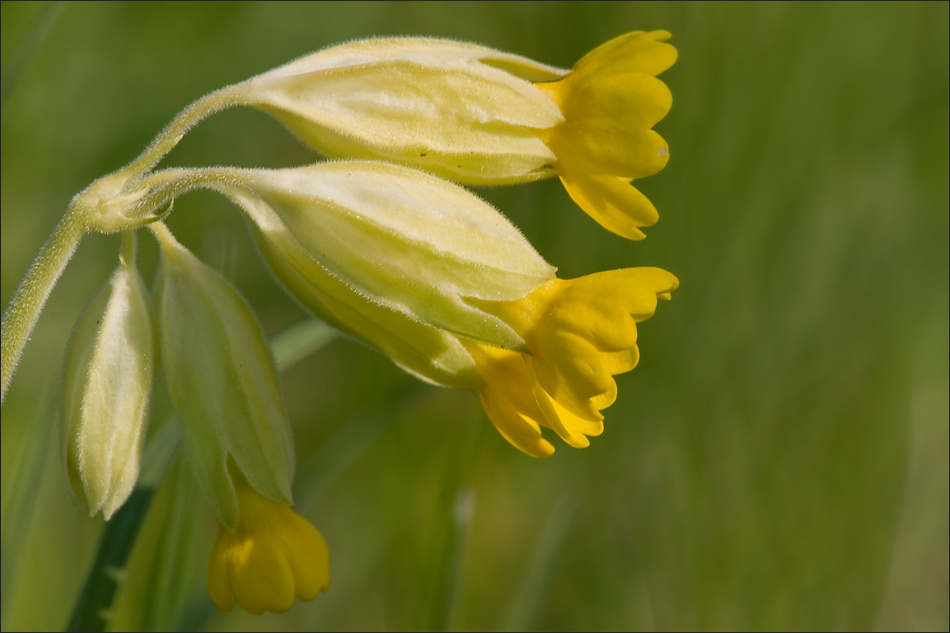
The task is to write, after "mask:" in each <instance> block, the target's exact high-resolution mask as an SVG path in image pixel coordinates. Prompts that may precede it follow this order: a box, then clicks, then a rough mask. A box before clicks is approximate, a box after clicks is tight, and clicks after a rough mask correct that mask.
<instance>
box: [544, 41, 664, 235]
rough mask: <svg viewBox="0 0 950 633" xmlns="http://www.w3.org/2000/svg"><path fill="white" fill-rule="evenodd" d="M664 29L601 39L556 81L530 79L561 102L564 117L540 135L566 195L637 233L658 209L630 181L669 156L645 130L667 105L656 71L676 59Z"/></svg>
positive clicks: (614, 227) (600, 218) (605, 221)
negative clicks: (599, 43)
mask: <svg viewBox="0 0 950 633" xmlns="http://www.w3.org/2000/svg"><path fill="white" fill-rule="evenodd" d="M669 38H670V34H669V33H668V32H666V31H652V32H650V33H645V32H643V31H634V32H632V33H627V34H625V35H621V36H619V37H616V38H614V39H612V40H610V41H609V42H607V43H606V44H602V45H601V46H599V47H597V48H596V49H594V50H593V51H591V52H590V53H588V54H587V55H585V56H584V57H583V58H582V59H581V60H580V61H579V62H577V64H575V65H574V69H573V71H572V72H571V73H570V74H568V75H567V76H566V77H564V78H563V79H560V80H559V81H555V82H550V83H539V84H536V85H537V86H538V87H539V88H541V89H542V90H544V91H545V92H546V93H548V95H550V97H551V98H552V99H554V101H555V102H557V104H558V105H559V106H560V108H561V113H562V114H563V116H564V121H563V122H561V123H559V124H557V125H555V126H554V128H553V129H549V130H546V131H545V133H544V136H543V138H544V139H545V142H546V144H547V146H548V147H549V148H550V149H551V150H552V151H553V152H554V155H555V156H556V157H557V161H556V162H555V163H554V168H555V169H556V170H557V172H558V175H559V176H560V177H561V182H562V183H563V184H564V187H565V188H566V189H567V191H568V193H569V194H570V195H571V198H573V199H574V201H575V202H576V203H577V204H578V205H579V206H580V207H581V208H582V209H583V210H584V211H585V212H586V213H587V214H588V215H590V216H591V217H592V218H594V219H595V220H597V222H599V223H600V224H601V225H602V226H603V227H605V228H607V229H609V230H611V231H613V232H614V233H617V234H618V235H621V236H623V237H626V238H629V239H634V240H638V239H643V237H644V235H643V233H642V232H641V231H640V230H639V228H638V227H641V226H649V225H651V224H653V223H655V222H656V220H657V212H656V209H655V208H654V207H653V205H652V204H651V203H650V201H649V200H648V199H647V198H646V196H644V195H643V194H642V193H640V192H639V191H638V190H637V189H635V188H633V187H631V186H630V181H631V180H633V179H636V178H645V177H647V176H652V175H653V174H655V173H657V172H658V171H660V170H661V169H663V167H664V166H666V163H667V161H668V160H669V148H668V147H667V144H666V141H664V140H663V138H662V137H661V136H660V135H659V134H657V133H656V132H654V131H653V130H652V129H651V128H652V127H653V126H654V125H656V124H657V123H658V122H659V121H660V120H661V119H663V117H665V116H666V114H667V113H668V112H669V111H670V106H671V105H672V95H671V94H670V90H669V88H667V87H666V84H664V83H663V82H662V81H660V80H659V79H657V78H656V75H658V74H660V73H662V72H663V71H664V70H666V69H668V68H669V67H670V66H672V65H673V63H674V62H675V61H676V49H675V48H674V47H673V46H671V45H670V44H667V43H666V40H668V39H669Z"/></svg>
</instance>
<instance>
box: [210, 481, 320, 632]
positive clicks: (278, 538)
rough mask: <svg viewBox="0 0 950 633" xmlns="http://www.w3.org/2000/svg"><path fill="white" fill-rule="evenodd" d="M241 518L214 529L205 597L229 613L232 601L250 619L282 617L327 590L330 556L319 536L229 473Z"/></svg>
mask: <svg viewBox="0 0 950 633" xmlns="http://www.w3.org/2000/svg"><path fill="white" fill-rule="evenodd" d="M232 474H233V479H234V489H235V492H236V493H237V503H238V507H239V508H240V518H239V519H238V522H237V525H236V526H234V528H233V529H231V528H228V526H226V525H225V524H224V523H221V522H219V523H218V536H217V539H216V540H215V542H214V546H213V547H212V549H211V557H210V560H209V562H208V577H207V585H208V595H210V596H211V599H212V600H213V601H214V603H215V605H217V607H218V608H219V609H221V610H222V611H225V612H230V611H232V610H233V609H234V602H235V600H236V601H237V603H238V604H239V605H241V608H243V609H244V610H245V611H247V612H248V613H251V614H254V615H260V614H261V613H263V612H264V611H272V612H274V613H283V612H285V611H287V610H289V609H290V607H292V606H293V604H294V600H295V598H299V599H300V600H304V601H309V600H313V599H314V598H316V597H317V594H318V593H320V592H321V591H326V590H327V589H328V588H329V586H330V554H329V550H328V549H327V543H326V540H324V538H323V535H322V534H320V532H319V531H318V530H317V528H315V527H314V526H313V524H311V523H310V522H309V521H307V520H306V519H305V518H303V517H302V516H300V515H299V514H297V513H295V512H294V511H293V510H291V509H290V507H289V506H288V505H287V504H286V503H281V502H279V501H273V500H271V499H268V498H267V497H264V496H262V495H261V494H260V493H258V492H257V491H256V490H255V489H254V488H253V487H252V486H251V485H250V484H248V483H247V480H246V479H245V478H244V477H243V476H241V474H240V473H239V472H236V471H232Z"/></svg>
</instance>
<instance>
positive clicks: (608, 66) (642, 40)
mask: <svg viewBox="0 0 950 633" xmlns="http://www.w3.org/2000/svg"><path fill="white" fill-rule="evenodd" d="M670 37H671V36H670V33H669V31H651V32H649V33H646V32H644V31H632V32H630V33H625V34H623V35H620V36H617V37H615V38H614V39H612V40H610V41H608V42H605V43H603V44H601V45H600V46H598V47H597V48H595V49H594V50H592V51H591V52H589V53H587V54H586V55H584V57H582V58H581V59H580V61H578V62H577V63H576V64H574V72H575V73H580V74H587V73H594V72H608V73H612V72H621V71H626V72H639V73H645V74H648V75H659V74H660V73H662V72H663V71H664V70H667V69H668V68H669V67H670V66H672V65H673V64H674V63H675V62H676V57H677V52H676V48H674V47H673V46H672V45H671V44H667V43H666V41H667V40H669V39H670Z"/></svg>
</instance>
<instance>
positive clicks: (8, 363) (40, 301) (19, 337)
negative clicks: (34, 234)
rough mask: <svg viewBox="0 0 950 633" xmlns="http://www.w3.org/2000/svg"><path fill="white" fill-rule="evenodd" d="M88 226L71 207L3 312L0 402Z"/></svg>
mask: <svg viewBox="0 0 950 633" xmlns="http://www.w3.org/2000/svg"><path fill="white" fill-rule="evenodd" d="M86 226H87V225H86V220H85V217H83V214H82V213H80V212H78V211H76V210H74V209H70V211H69V212H68V213H67V214H66V215H65V216H64V217H63V219H62V220H60V221H59V224H58V225H57V226H56V228H55V229H54V230H53V233H52V235H50V236H49V239H47V240H46V243H45V244H43V248H41V249H40V252H39V254H38V255H37V256H36V259H34V260H33V264H32V265H31V266H30V269H29V270H28V271H27V273H26V276H25V277H24V278H23V281H21V282H20V285H19V286H18V287H17V290H16V293H15V294H14V295H13V300H12V301H10V305H9V307H7V310H6V312H4V314H3V325H2V330H3V331H2V342H3V344H2V346H3V391H2V395H0V402H2V401H3V400H5V399H6V397H7V390H8V389H9V387H10V380H11V379H12V378H13V371H14V370H15V369H16V366H17V363H19V361H20V356H21V355H22V354H23V348H24V347H25V346H26V342H27V341H28V340H29V339H30V333H31V332H32V331H33V327H34V326H35V325H36V321H37V319H39V316H40V312H42V310H43V306H44V305H45V304H46V300H47V299H48V298H49V295H50V292H52V291H53V286H55V285H56V282H57V281H58V280H59V277H60V275H62V274H63V270H64V269H65V268H66V264H68V263H69V260H70V258H72V256H73V253H75V252H76V247H77V246H79V240H81V239H82V236H83V235H84V234H85V233H86V230H87V229H86Z"/></svg>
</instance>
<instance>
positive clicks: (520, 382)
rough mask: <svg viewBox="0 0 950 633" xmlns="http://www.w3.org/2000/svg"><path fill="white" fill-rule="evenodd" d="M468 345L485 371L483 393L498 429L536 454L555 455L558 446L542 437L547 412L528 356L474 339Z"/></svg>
mask: <svg viewBox="0 0 950 633" xmlns="http://www.w3.org/2000/svg"><path fill="white" fill-rule="evenodd" d="M466 348H467V349H468V350H469V351H470V352H471V354H472V358H474V359H475V363H476V364H477V365H478V367H479V369H480V370H481V372H482V375H483V379H484V384H483V385H482V387H481V389H480V390H479V395H480V397H481V401H482V406H483V407H484V409H485V413H486V415H488V419H489V420H491V422H492V424H494V425H495V428H496V429H498V432H499V433H501V435H502V437H504V438H505V439H506V440H508V441H509V442H510V443H511V444H512V445H513V446H515V447H516V448H517V449H519V450H521V451H523V452H525V453H527V454H528V455H531V456H532V457H547V456H549V455H551V454H552V453H553V452H554V447H553V446H551V443H550V442H548V441H547V440H545V439H544V438H543V437H542V436H541V425H540V422H542V421H544V414H543V413H542V411H541V410H540V409H539V408H538V403H537V402H536V401H535V399H534V395H533V390H532V385H531V380H530V378H529V376H528V371H527V368H526V367H525V360H524V356H523V355H522V354H520V353H518V352H512V351H509V350H504V349H501V348H497V347H489V346H487V345H482V344H479V343H474V342H471V343H467V344H466Z"/></svg>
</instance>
